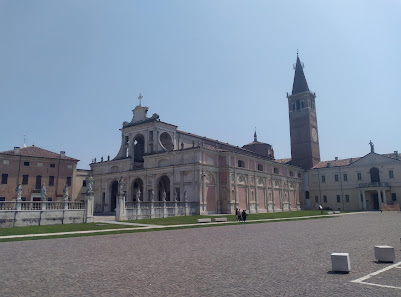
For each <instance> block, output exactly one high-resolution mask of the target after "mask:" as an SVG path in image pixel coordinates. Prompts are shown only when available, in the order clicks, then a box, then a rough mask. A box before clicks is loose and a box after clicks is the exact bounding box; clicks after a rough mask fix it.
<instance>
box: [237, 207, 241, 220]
mask: <svg viewBox="0 0 401 297" xmlns="http://www.w3.org/2000/svg"><path fill="white" fill-rule="evenodd" d="M237 221H238V222H241V209H240V208H238V212H237Z"/></svg>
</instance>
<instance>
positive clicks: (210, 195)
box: [206, 186, 217, 211]
mask: <svg viewBox="0 0 401 297" xmlns="http://www.w3.org/2000/svg"><path fill="white" fill-rule="evenodd" d="M206 197H207V198H206V202H207V207H206V209H207V210H208V211H216V210H217V205H216V195H215V186H210V187H207V196H206Z"/></svg>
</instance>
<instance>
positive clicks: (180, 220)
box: [128, 210, 327, 226]
mask: <svg viewBox="0 0 401 297" xmlns="http://www.w3.org/2000/svg"><path fill="white" fill-rule="evenodd" d="M323 214H327V211H323ZM319 215H321V214H320V210H299V211H287V212H272V213H255V214H248V216H247V218H246V220H247V221H252V220H263V219H281V218H294V217H307V216H319ZM218 217H226V218H227V220H228V221H232V222H233V221H235V220H236V218H235V215H232V214H225V215H224V214H222V215H215V216H207V215H205V216H204V215H197V216H186V217H171V218H159V219H142V220H133V221H128V222H130V223H140V224H151V225H163V226H167V225H181V224H196V223H197V222H196V220H197V219H202V218H211V219H212V221H213V218H218Z"/></svg>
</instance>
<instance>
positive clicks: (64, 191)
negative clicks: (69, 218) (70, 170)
mask: <svg viewBox="0 0 401 297" xmlns="http://www.w3.org/2000/svg"><path fill="white" fill-rule="evenodd" d="M63 202H64V209H68V186H67V185H65V186H64V189H63Z"/></svg>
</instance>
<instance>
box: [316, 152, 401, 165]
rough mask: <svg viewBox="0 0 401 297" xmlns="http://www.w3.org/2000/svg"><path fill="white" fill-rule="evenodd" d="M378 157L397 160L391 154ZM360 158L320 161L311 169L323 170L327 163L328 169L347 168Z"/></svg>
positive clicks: (400, 157)
mask: <svg viewBox="0 0 401 297" xmlns="http://www.w3.org/2000/svg"><path fill="white" fill-rule="evenodd" d="M378 155H381V156H383V157H387V158H391V159H394V160H397V159H396V155H395V154H394V153H391V154H378ZM361 158H363V157H356V158H347V159H341V160H329V161H322V162H319V163H317V164H316V165H315V166H313V167H312V169H318V168H325V167H327V164H328V163H330V167H340V166H347V165H349V164H351V163H354V162H356V161H358V160H359V159H361ZM398 160H401V154H398Z"/></svg>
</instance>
